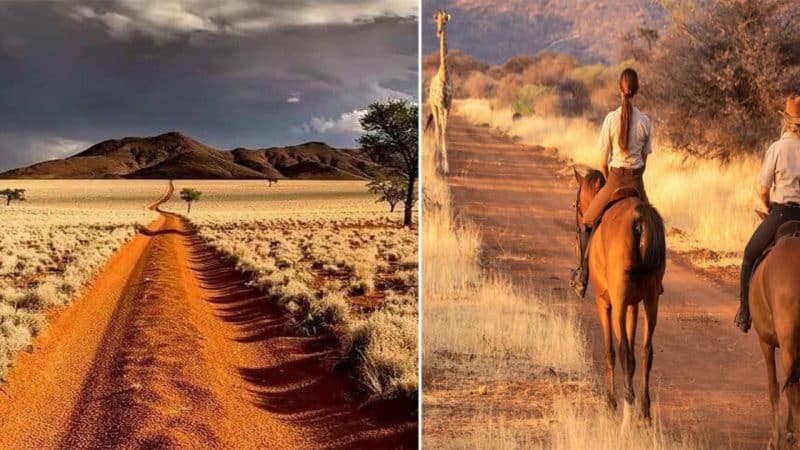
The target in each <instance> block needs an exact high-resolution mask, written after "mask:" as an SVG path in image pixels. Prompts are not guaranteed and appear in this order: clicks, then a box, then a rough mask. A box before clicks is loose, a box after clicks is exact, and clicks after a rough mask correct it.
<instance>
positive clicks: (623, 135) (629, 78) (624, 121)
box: [619, 68, 639, 154]
mask: <svg viewBox="0 0 800 450" xmlns="http://www.w3.org/2000/svg"><path fill="white" fill-rule="evenodd" d="M638 91H639V76H638V75H637V74H636V71H635V70H633V69H630V68H628V69H625V70H623V71H622V75H620V76H619V92H620V97H621V99H622V105H621V107H620V116H619V119H620V120H619V148H620V151H621V152H622V153H623V154H627V153H628V135H629V134H630V130H631V115H632V113H633V111H632V110H633V106H632V105H631V97H633V96H634V95H636V92H638Z"/></svg>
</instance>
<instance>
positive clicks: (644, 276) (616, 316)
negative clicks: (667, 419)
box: [575, 168, 666, 429]
mask: <svg viewBox="0 0 800 450" xmlns="http://www.w3.org/2000/svg"><path fill="white" fill-rule="evenodd" d="M575 178H576V179H577V180H578V186H579V190H578V201H577V202H576V219H577V222H578V226H580V224H581V223H582V215H583V213H584V211H585V210H586V208H587V207H588V206H589V203H590V202H591V200H592V198H594V196H595V195H596V194H597V191H599V190H600V188H601V187H602V186H603V185H604V184H605V179H604V178H603V175H602V173H601V172H600V171H597V170H588V171H585V173H580V172H579V171H578V169H577V168H576V169H575ZM665 267H666V243H665V239H664V222H663V221H662V220H661V216H660V215H659V214H658V212H657V211H656V210H655V208H653V207H652V206H650V205H649V204H648V203H646V202H644V201H642V200H640V199H639V198H638V197H637V196H628V197H624V198H622V199H620V200H617V201H616V202H613V203H612V205H611V206H610V207H608V209H607V210H606V211H605V213H604V214H603V217H602V220H601V222H600V224H599V225H597V227H596V228H595V230H594V234H593V236H592V241H591V243H590V245H589V275H590V281H591V283H592V286H593V287H594V292H595V302H596V304H597V312H598V314H599V316H600V325H601V326H602V327H603V344H604V346H605V358H606V374H607V380H608V402H609V404H610V406H611V407H612V408H616V405H617V400H616V393H615V388H614V347H613V345H612V342H611V330H612V327H613V330H614V335H615V336H616V338H617V342H618V344H619V357H620V363H621V366H622V369H623V373H624V375H625V383H624V387H625V406H624V409H623V419H622V427H623V429H624V428H626V427H628V426H629V424H630V419H631V410H632V408H633V402H634V398H635V395H634V391H633V374H634V370H635V368H636V358H635V357H634V354H633V343H634V339H635V337H636V322H637V320H638V315H639V303H643V304H644V311H645V322H644V323H645V330H644V339H643V342H642V359H643V361H644V366H643V367H642V385H641V397H640V407H641V409H640V411H641V418H642V420H644V421H645V422H647V423H649V422H650V369H651V367H652V366H653V331H654V330H655V327H656V317H657V315H658V297H659V295H660V288H661V282H662V279H663V278H664V270H665Z"/></svg>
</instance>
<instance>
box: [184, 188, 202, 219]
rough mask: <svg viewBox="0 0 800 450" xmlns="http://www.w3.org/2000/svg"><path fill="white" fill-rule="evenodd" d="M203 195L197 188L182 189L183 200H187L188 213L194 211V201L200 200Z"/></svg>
mask: <svg viewBox="0 0 800 450" xmlns="http://www.w3.org/2000/svg"><path fill="white" fill-rule="evenodd" d="M201 195H203V193H202V192H200V191H198V190H196V189H191V188H183V189H181V200H183V201H185V202H186V214H189V213H191V212H192V203H194V202H196V201H198V200H200V196H201Z"/></svg>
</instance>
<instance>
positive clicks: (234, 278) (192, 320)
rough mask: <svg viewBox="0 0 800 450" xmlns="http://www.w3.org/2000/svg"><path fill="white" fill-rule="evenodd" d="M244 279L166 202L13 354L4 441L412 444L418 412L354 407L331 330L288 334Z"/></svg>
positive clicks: (16, 445)
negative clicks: (337, 367)
mask: <svg viewBox="0 0 800 450" xmlns="http://www.w3.org/2000/svg"><path fill="white" fill-rule="evenodd" d="M171 194H172V187H171V186H170V189H169V190H168V192H167V195H166V196H165V197H164V199H162V201H161V202H163V201H165V200H167V199H168V198H169V197H170V196H171ZM161 202H157V203H156V204H155V205H153V206H152V208H153V209H157V207H158V205H159V204H160V203H161ZM246 282H247V279H246V278H244V276H243V275H241V274H239V273H238V272H236V271H235V270H234V269H233V268H231V267H230V266H229V265H226V264H224V263H223V262H222V261H220V259H219V258H218V257H217V255H216V254H215V253H214V252H213V251H212V250H211V249H210V248H208V247H207V246H205V245H204V244H203V243H202V241H201V240H200V239H199V238H198V237H196V236H195V235H194V234H193V232H192V230H191V227H190V226H189V225H188V223H187V222H186V221H185V219H183V218H181V217H180V216H177V215H174V214H169V213H163V212H162V213H161V217H160V218H159V219H158V220H156V221H155V222H154V223H153V224H151V225H150V227H149V228H148V229H147V230H144V231H142V232H141V233H140V234H138V235H137V236H135V237H134V238H133V240H132V241H131V242H129V243H128V244H126V245H125V246H124V247H123V248H122V249H121V250H120V251H119V252H117V254H116V255H115V256H113V257H112V259H111V260H110V261H109V263H108V264H107V266H106V267H105V268H104V269H103V271H102V272H101V273H100V274H99V275H98V276H97V278H96V279H95V280H94V281H93V283H92V284H91V285H90V286H89V287H88V288H87V289H85V290H84V291H83V293H82V295H81V297H80V298H79V299H78V300H77V301H76V302H75V303H74V304H73V305H72V306H70V307H69V308H67V309H66V310H65V311H63V312H61V313H59V314H57V316H56V318H55V320H54V321H53V323H51V324H50V325H49V326H48V327H47V329H46V330H45V332H44V334H43V335H42V336H40V337H39V338H37V340H36V341H35V344H34V346H35V349H34V351H33V352H32V353H30V354H23V355H20V357H19V358H18V363H17V364H16V366H15V367H14V368H13V369H12V371H11V372H10V374H9V382H8V384H7V385H6V386H5V387H4V389H3V391H4V393H2V394H0V418H2V419H0V448H2V449H29V448H30V449H50V448H64V449H73V448H203V449H216V448H226V449H227V448H236V449H256V448H258V449H266V448H270V449H273V448H274V449H294V448H297V449H299V448H302V449H314V448H356V447H357V448H393V447H405V448H409V447H416V438H417V427H416V420H415V417H411V418H409V417H408V416H400V417H398V416H397V415H395V416H393V417H386V416H389V414H382V415H381V417H378V416H376V414H372V413H370V411H367V410H361V409H359V408H358V404H357V403H356V402H355V401H354V400H353V399H352V398H350V396H349V394H350V393H352V391H353V390H352V386H351V383H350V382H349V381H348V379H347V378H346V377H345V376H343V375H341V374H336V373H334V372H332V371H331V369H330V367H331V362H332V361H333V360H334V359H335V347H334V346H333V345H332V342H331V338H330V337H316V338H315V337H309V338H298V337H292V336H288V335H286V334H285V333H284V331H283V328H284V327H283V325H284V323H285V321H286V320H287V318H286V317H285V316H284V315H283V314H282V313H281V312H280V311H279V310H277V309H276V308H275V307H273V306H272V305H271V304H270V303H269V301H268V300H267V299H266V298H264V296H263V295H262V294H260V293H259V292H258V291H257V290H255V289H253V288H250V287H248V286H247V285H246V284H245V283H246ZM373 412H374V411H373Z"/></svg>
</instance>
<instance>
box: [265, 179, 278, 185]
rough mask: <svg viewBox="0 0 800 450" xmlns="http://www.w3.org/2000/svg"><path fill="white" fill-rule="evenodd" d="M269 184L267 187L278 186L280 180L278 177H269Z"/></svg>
mask: <svg viewBox="0 0 800 450" xmlns="http://www.w3.org/2000/svg"><path fill="white" fill-rule="evenodd" d="M267 183H269V185H268V186H267V187H272V183H275V184H278V178H277V177H269V178H267Z"/></svg>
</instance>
